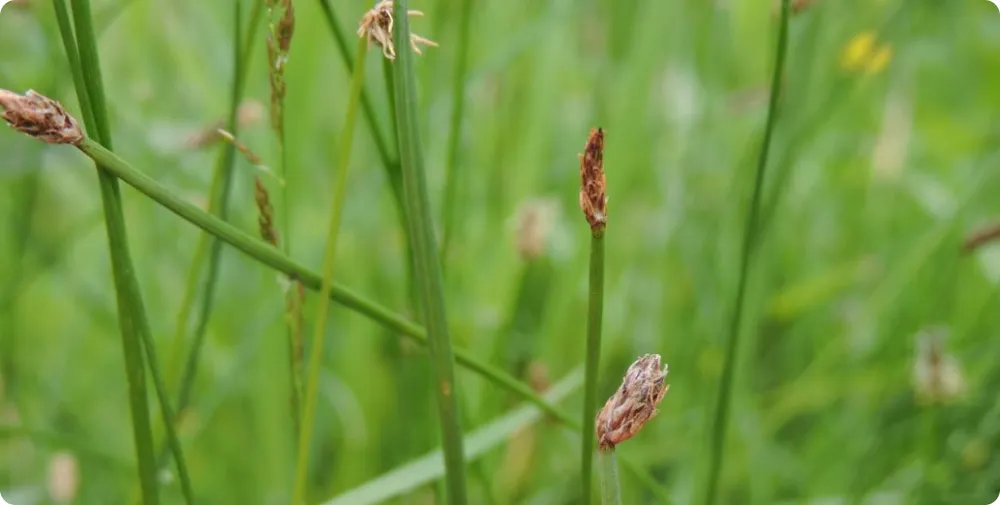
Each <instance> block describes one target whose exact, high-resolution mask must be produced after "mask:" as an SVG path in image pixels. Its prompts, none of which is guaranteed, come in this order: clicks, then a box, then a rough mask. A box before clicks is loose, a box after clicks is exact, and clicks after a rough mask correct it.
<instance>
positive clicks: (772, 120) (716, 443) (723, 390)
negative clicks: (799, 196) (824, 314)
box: [704, 0, 789, 505]
mask: <svg viewBox="0 0 1000 505" xmlns="http://www.w3.org/2000/svg"><path fill="white" fill-rule="evenodd" d="M788 10H789V0H782V1H781V20H780V21H779V23H780V25H779V28H778V41H777V44H776V46H775V53H776V54H775V62H774V74H773V75H772V77H771V96H770V99H769V103H768V109H767V123H766V124H765V126H764V137H763V139H762V140H761V147H760V154H759V157H758V159H757V167H756V172H755V176H754V187H753V194H752V195H751V198H750V208H749V212H748V214H747V220H746V228H745V229H744V233H743V245H742V249H741V252H740V270H739V274H738V281H737V285H736V299H735V302H734V307H733V315H732V319H731V320H730V325H729V336H728V339H727V341H726V357H725V361H724V365H723V371H722V380H721V381H720V382H719V391H718V394H717V401H716V406H715V415H714V416H713V418H712V428H711V431H710V433H711V437H712V438H711V451H710V453H709V466H708V476H707V479H706V480H705V491H704V496H705V504H706V505H714V504H715V502H716V498H717V496H718V493H719V476H720V475H721V473H722V456H723V452H724V450H725V443H726V428H727V426H728V425H729V410H730V404H731V403H732V394H733V378H734V375H735V370H736V363H737V362H738V355H737V353H738V351H739V338H740V326H741V325H742V321H743V307H744V301H745V299H746V291H747V279H748V277H749V271H750V266H751V261H752V259H753V255H754V251H755V245H756V240H757V236H758V230H757V228H758V221H759V220H760V214H761V195H762V194H763V189H764V174H765V172H766V170H767V160H768V155H769V153H770V147H771V138H772V136H773V134H774V127H775V124H776V122H777V116H778V98H779V96H780V90H781V84H780V83H781V76H782V74H783V73H784V66H785V53H786V48H787V46H788Z"/></svg>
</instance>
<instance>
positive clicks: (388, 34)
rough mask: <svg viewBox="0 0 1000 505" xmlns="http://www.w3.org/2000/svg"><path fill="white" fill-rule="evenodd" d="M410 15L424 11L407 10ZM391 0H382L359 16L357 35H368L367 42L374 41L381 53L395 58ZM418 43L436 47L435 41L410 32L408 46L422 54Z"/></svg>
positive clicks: (389, 57)
mask: <svg viewBox="0 0 1000 505" xmlns="http://www.w3.org/2000/svg"><path fill="white" fill-rule="evenodd" d="M406 13H407V14H408V15H410V16H423V15H424V13H423V12H420V11H416V10H408V11H406ZM393 21H394V20H393V18H392V0H382V1H381V2H379V3H377V4H375V7H373V8H372V10H370V11H368V12H366V13H365V15H364V16H362V17H361V23H360V25H359V26H358V36H359V37H368V41H369V42H374V43H376V44H378V45H379V46H381V47H382V55H383V56H385V57H386V58H388V59H390V60H394V59H396V45H395V44H394V43H393V40H392V26H393ZM420 44H423V45H425V46H430V47H437V42H434V41H432V40H428V39H425V38H423V37H421V36H420V35H417V34H414V33H411V34H410V48H411V49H413V52H415V53H417V54H424V53H423V52H421V51H420Z"/></svg>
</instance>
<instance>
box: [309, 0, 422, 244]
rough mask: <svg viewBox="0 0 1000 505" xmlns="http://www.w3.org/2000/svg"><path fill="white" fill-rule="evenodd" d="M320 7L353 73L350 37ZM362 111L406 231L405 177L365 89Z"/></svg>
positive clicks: (326, 7)
mask: <svg viewBox="0 0 1000 505" xmlns="http://www.w3.org/2000/svg"><path fill="white" fill-rule="evenodd" d="M319 6H320V8H321V9H322V11H323V18H324V19H325V20H326V25H327V28H329V29H330V33H332V34H333V41H334V43H336V45H337V52H338V53H339V54H340V58H341V60H343V62H344V66H345V67H347V71H348V72H351V73H353V72H354V65H355V59H354V58H352V57H351V51H350V49H349V46H348V42H347V41H348V40H349V39H348V37H347V34H345V33H344V30H343V29H342V28H341V26H340V20H338V19H337V14H336V13H335V12H334V11H333V8H332V7H330V2H329V0H319ZM361 111H362V113H363V114H364V116H365V121H366V123H367V124H368V129H369V130H370V131H371V135H372V140H373V141H374V142H375V150H376V151H377V152H378V156H379V159H380V160H381V161H382V167H383V168H384V169H385V173H386V177H388V179H389V186H390V188H391V189H392V196H393V201H394V202H395V204H396V210H397V213H398V214H399V220H400V223H399V225H400V226H401V227H402V228H403V230H404V232H405V231H406V212H405V208H404V204H403V176H402V173H401V172H400V168H399V162H398V161H396V160H393V159H392V156H391V154H390V153H389V147H388V143H387V142H386V140H385V137H384V136H383V134H382V130H381V128H379V125H378V122H377V121H376V119H375V107H373V106H372V101H371V99H370V97H369V96H368V92H367V91H365V89H364V88H362V89H361Z"/></svg>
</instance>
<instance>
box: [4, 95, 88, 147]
mask: <svg viewBox="0 0 1000 505" xmlns="http://www.w3.org/2000/svg"><path fill="white" fill-rule="evenodd" d="M0 108H3V109H4V113H3V118H4V120H6V121H7V123H8V124H10V126H11V127H13V128H14V129H15V130H17V131H19V132H21V133H25V134H28V135H31V136H32V137H35V138H37V139H39V140H42V141H44V142H48V143H50V144H73V145H79V144H80V142H82V141H83V131H81V130H80V127H79V125H77V124H76V119H73V116H70V115H69V114H68V113H67V112H66V110H65V109H63V107H62V105H60V104H59V102H57V101H55V100H53V99H51V98H48V97H45V96H42V95H39V94H38V93H35V92H34V91H32V90H30V89H29V90H28V92H27V93H25V94H24V95H18V94H17V93H13V92H11V91H7V90H5V89H0Z"/></svg>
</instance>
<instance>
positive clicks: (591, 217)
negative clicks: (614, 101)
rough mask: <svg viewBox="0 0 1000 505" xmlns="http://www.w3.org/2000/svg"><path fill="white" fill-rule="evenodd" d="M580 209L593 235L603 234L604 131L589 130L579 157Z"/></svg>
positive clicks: (605, 209)
mask: <svg viewBox="0 0 1000 505" xmlns="http://www.w3.org/2000/svg"><path fill="white" fill-rule="evenodd" d="M580 208H581V209H583V215H584V216H586V217H587V222H588V223H590V230H591V231H592V232H593V233H594V235H600V234H602V233H604V227H605V225H606V224H607V220H608V197H607V194H606V193H605V182H604V130H602V129H600V128H595V129H593V130H590V135H589V136H588V137H587V145H586V147H585V150H584V153H583V154H581V155H580Z"/></svg>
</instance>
